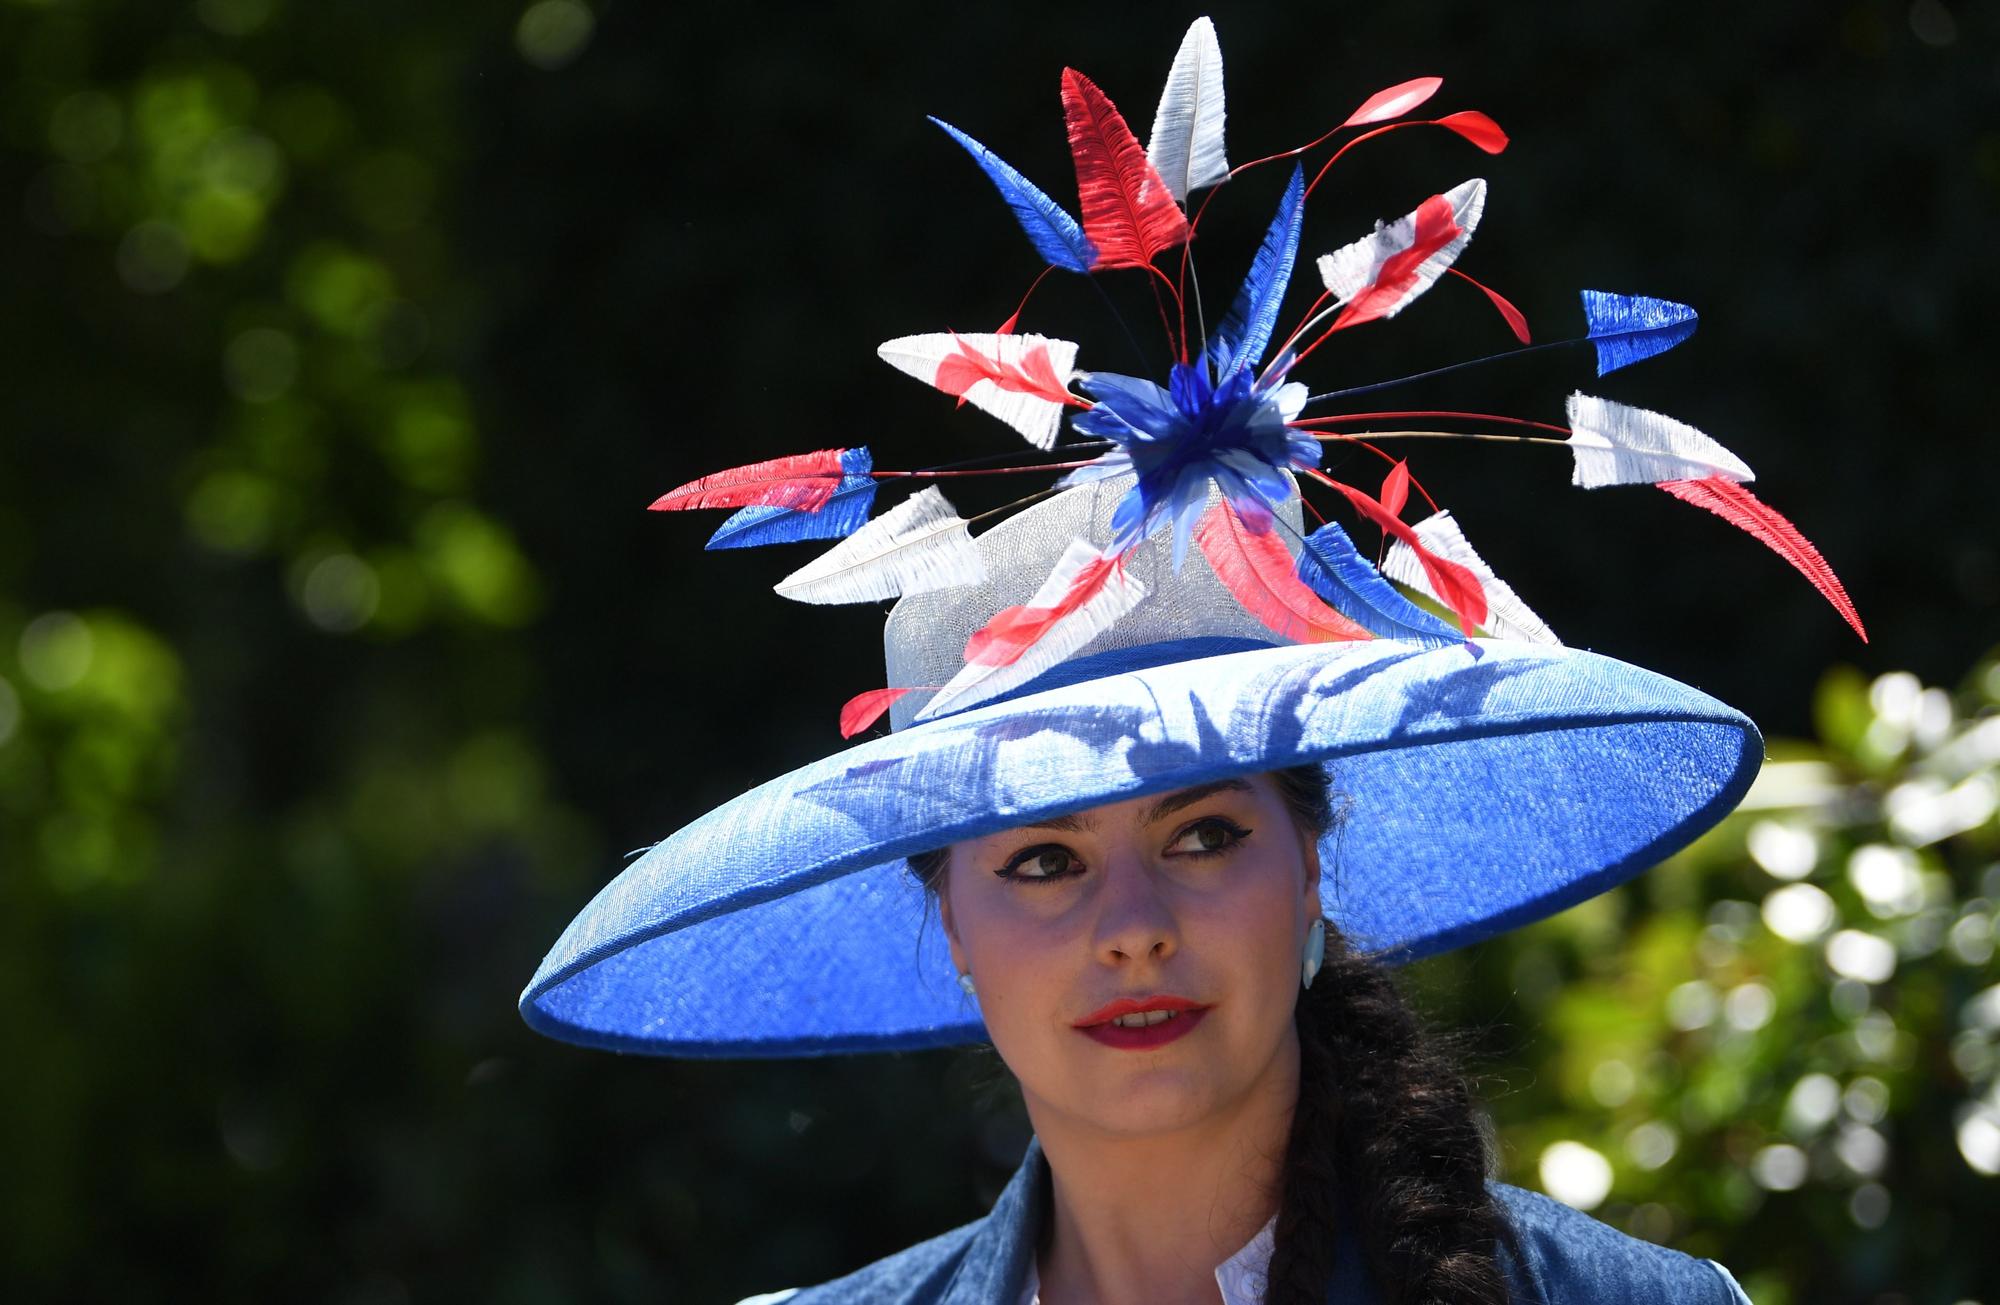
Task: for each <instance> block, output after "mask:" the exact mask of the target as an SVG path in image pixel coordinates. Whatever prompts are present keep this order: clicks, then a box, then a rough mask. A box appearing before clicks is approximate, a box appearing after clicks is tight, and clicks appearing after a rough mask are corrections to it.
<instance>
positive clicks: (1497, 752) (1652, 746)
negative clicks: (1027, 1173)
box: [521, 482, 1763, 1056]
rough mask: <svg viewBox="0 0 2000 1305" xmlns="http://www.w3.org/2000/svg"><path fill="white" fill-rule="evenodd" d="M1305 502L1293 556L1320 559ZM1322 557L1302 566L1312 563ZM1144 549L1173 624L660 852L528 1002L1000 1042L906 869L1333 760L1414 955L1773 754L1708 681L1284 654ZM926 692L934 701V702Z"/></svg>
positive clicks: (1030, 541) (1102, 505) (904, 609)
mask: <svg viewBox="0 0 2000 1305" xmlns="http://www.w3.org/2000/svg"><path fill="white" fill-rule="evenodd" d="M1122 488H1123V487H1122V486H1121V485H1119V484H1117V483H1115V482H1113V483H1109V484H1101V485H1092V486H1087V487H1084V488H1079V489H1074V490H1070V491H1067V492H1066V493H1064V494H1062V495H1060V496H1058V497H1057V498H1055V499H1053V500H1050V501H1048V502H1045V503H1043V504H1041V505H1038V506H1037V507H1034V508H1031V509H1029V510H1027V511H1025V512H1023V513H1021V514H1020V515H1018V516H1016V517H1014V518H1012V519H1010V520H1008V521H1006V522H1004V523H1002V524H1001V525H1000V526H998V527H996V528H994V529H993V530H991V531H990V532H988V533H987V534H985V535H982V536H980V537H979V539H978V540H977V541H976V543H977V546H978V548H979V550H980V553H981V554H982V556H983V558H984V559H985V563H986V570H987V579H986V580H985V581H984V582H983V583H981V584H979V585H976V586H968V587H964V588H958V589H951V590H945V591H941V592H935V593H927V594H922V595H918V596H914V597H911V598H906V599H904V600H903V601H902V602H901V603H899V604H898V605H897V607H896V609H895V610H894V612H893V613H892V614H891V617H890V620H889V623H888V632H887V642H888V651H889V663H890V667H891V683H915V684H935V683H940V682H941V679H942V677H941V676H940V674H939V672H942V671H948V670H950V669H951V668H952V667H953V666H954V665H956V664H959V663H960V662H961V661H962V653H961V651H960V650H962V649H963V647H964V644H965V641H966V638H967V635H968V633H969V632H970V631H971V630H972V629H975V628H977V627H978V626H979V625H980V624H981V623H982V622H984V621H985V620H986V619H987V618H988V617H989V616H990V615H991V614H992V613H993V612H994V611H996V610H999V609H1001V608H1003V607H1005V606H1006V605H1008V604H1019V603H1023V602H1025V601H1026V600H1027V599H1028V598H1030V597H1031V596H1032V595H1033V592H1034V590H1035V588H1036V586H1037V584H1038V582H1039V581H1040V579H1041V577H1042V576H1043V575H1045V574H1046V573H1047V572H1048V570H1049V568H1050V566H1051V565H1052V564H1053V563H1054V562H1055V561H1056V560H1057V558H1058V556H1059V555H1060V553H1061V552H1062V550H1063V549H1064V547H1065V546H1066V545H1068V544H1069V543H1070V542H1071V541H1073V540H1074V539H1076V538H1078V537H1083V538H1086V539H1092V538H1103V537H1105V536H1106V535H1107V534H1108V533H1109V531H1110V516H1111V514H1112V511H1113V509H1114V507H1115V503H1116V500H1117V498H1118V497H1119V494H1120V492H1121V490H1122ZM1296 511H1297V505H1296V500H1294V502H1293V504H1292V505H1291V508H1290V511H1289V512H1281V513H1280V517H1279V520H1278V522H1277V525H1276V529H1275V533H1276V534H1277V535H1278V536H1279V537H1281V538H1286V539H1295V538H1296V536H1295V534H1294V533H1293V531H1294V529H1295V526H1296ZM1294 547H1296V544H1295V545H1294ZM1170 548H1171V541H1170V540H1167V539H1165V538H1161V539H1158V540H1151V541H1147V542H1146V543H1145V544H1142V545H1141V546H1140V547H1139V548H1138V549H1137V550H1136V551H1135V553H1134V554H1133V555H1132V557H1131V559H1130V562H1129V567H1130V570H1131V572H1132V576H1133V578H1134V579H1135V580H1136V581H1138V582H1139V583H1141V584H1144V585H1146V586H1147V587H1148V589H1149V591H1150V592H1149V593H1148V594H1147V597H1146V601H1145V602H1144V603H1143V604H1141V605H1139V606H1138V607H1137V608H1136V609H1135V610H1134V611H1133V612H1132V613H1131V615H1130V617H1128V618H1127V619H1126V620H1124V621H1121V622H1119V623H1118V624H1116V625H1114V626H1112V627H1111V628H1110V629H1109V630H1107V631H1105V632H1103V633H1102V634H1101V635H1099V636H1098V637H1097V638H1096V639H1095V640H1093V641H1092V642H1091V643H1090V644H1089V645H1087V646H1085V647H1084V648H1082V649H1079V650H1078V652H1077V654H1076V655H1075V656H1073V657H1071V658H1069V659H1066V660H1064V661H1063V662H1062V663H1060V664H1059V665H1058V666H1056V667H1055V668H1053V669H1051V670H1049V671H1046V672H1044V673H1043V674H1042V675H1041V676H1040V677H1039V678H1038V679H1037V680H1035V681H1034V682H1031V683H1029V684H1026V685H1023V686H1020V687H1019V688H1017V689H1014V690H1013V691H1011V692H1010V693H1007V694H1004V695H1002V696H1001V697H1000V698H998V699H997V700H988V701H986V702H984V703H982V704H981V705H978V706H974V707H970V708H966V709H963V710H959V711H957V712H955V713H952V714H948V715H943V716H940V717H936V718H932V719H926V720H920V721H919V720H914V719H913V718H914V717H916V716H918V715H920V714H921V712H920V711H919V710H918V709H917V708H915V707H914V706H912V705H911V703H910V701H909V700H908V699H906V700H905V701H904V702H901V703H898V704H897V706H898V715H899V717H901V718H902V719H903V721H904V722H906V723H904V724H903V726H902V728H900V729H898V730H897V731H896V732H895V733H893V734H891V735H888V736H887V737H882V738H877V739H872V740H869V741H867V742H864V743H860V744H857V745H855V746H852V747H850V748H848V749H846V750H845V751H842V752H840V753H838V754H836V755H834V756H832V757H829V758H827V759H825V760H823V761H819V762H816V763H814V764H812V765H809V766H806V767H804V768H802V769H799V770H795V771H793V772H791V773H790V774H788V775H783V776H781V777H779V778H777V779H774V780H772V781H770V782H769V783H767V784H763V785H761V786H759V787H757V788H755V789H752V790H751V791H750V792H748V793H745V794H744V795H743V796H741V797H739V798H737V799H736V800H734V801H732V802H729V803H727V804H726V805H724V806H722V807H719V808H717V809H716V810H714V811H711V812H710V813H708V814H707V815H705V816H703V817H701V818H700V819H699V820H696V821H695V822H694V823H692V824H690V825H688V826H687V827H686V828H684V829H682V830H681V831H680V832H678V833H676V834H674V835H672V836H671V837H669V838H667V839H665V840H664V841H662V842H660V843H659V844H658V845H656V846H654V847H653V848H652V849H651V850H650V851H648V852H646V853H645V854H644V855H642V856H641V857H640V858H639V859H638V860H637V861H635V862H633V863H632V864H631V865H630V866H628V867H627V868H626V869H625V870H624V872H623V873H622V874H620V875H619V876H618V877H617V878H616V879H615V880H613V881H612V882H611V883H610V884H609V885H607V886H606V887H605V888H604V890H603V891H602V892H600V893H599V894H598V895H597V898H596V900H594V901H593V902H591V904H590V905H589V906H588V907H586V908H585V909H584V911H583V912H582V914H580V915H579V916H577V918H576V920H575V922H574V923H572V924H571V925H570V927H569V929H568V930H567V932H565V933H564V934H563V936H562V939H561V940H560V941H559V942H558V943H557V944H556V946H555V948H554V950H552V951H551V952H550V953H549V955H548V958H547V959H546V960H545V961H543V963H542V966H541V969H540V971H539V972H538V973H537V974H536V975H535V978H534V981H533V982H532V983H530V984H529V985H528V988H527V991H526V992H525V993H524V994H523V995H522V998H521V1011H522V1014H523V1015H524V1016H525V1017H526V1019H527V1021H528V1022H529V1023H530V1024H531V1025H533V1026H534V1027H535V1028H536V1029H538V1030H540V1031H542V1032H544V1033H547V1034H549V1035H551V1036H553V1037H557V1038H562V1039H564V1040H567V1041H571V1042H577V1043H582V1044H584V1045H587V1046H595V1047H606V1048H611V1049H614V1050H620V1051H636V1052H650V1053H656V1054H663V1055H681V1056H796V1055H813V1054H821V1053H827V1052H841V1051H866V1050H883V1049H892V1048H912V1047H928V1046H940V1045H948V1044H953V1043H964V1042H973V1041H977V1040H980V1039H982V1038H983V1037H984V1032H983V1029H982V1026H981V1023H980V1018H979V1011H978V1009H977V1005H976V1003H975V1001H974V1000H973V999H971V998H968V997H967V996H965V995H964V994H963V993H961V992H960V990H959V987H958V984H957V983H956V982H955V981H954V973H953V969H952V966H951V962H950V957H949V954H948V952H947V950H946V946H945V941H944V936H943V930H942V928H941V926H940V924H939V921H938V918H937V915H936V911H935V908H934V906H933V905H932V903H930V902H929V901H927V900H926V897H925V894H924V892H923V891H922V889H921V888H920V887H919V886H918V884H917V882H916V880H915V879H914V878H913V877H912V876H911V874H910V873H909V870H908V868H907V866H906V864H905V861H904V858H905V857H907V856H909V855H910V854H912V853H916V852H922V851H925V850H927V849H932V848H937V847H941V846H944V845H946V844H949V843H952V842H954V841H957V840H960V839H966V838H973V837H976V836H979V835H982V834H987V833H991V832H994V831H996V830H1002V829H1007V828H1011V827H1014V826H1017V825H1021V824H1024V823H1026V822H1029V821H1032V820H1037V819H1040V818H1043V817H1047V816H1050V815H1055V814H1059V813H1062V812H1068V811H1076V810H1081V809H1084V808H1088V807H1093V806H1098V805H1100V804H1103V803H1107V802H1114V801H1118V800H1121V799H1125V798H1131V797H1136V796H1140V795H1143V794H1147V793H1155V792H1161V791H1167V790H1173V789H1178V788H1184V787H1187V786H1189V785H1192V784H1197V783H1201V782H1204V781H1207V780H1212V779H1217V778H1220V777H1224V776H1229V775H1240V774H1251V773H1256V772H1261V771H1269V770H1274V769H1279V768H1282V767H1286V766H1294V765H1299V764H1302V763H1308V762H1319V763H1322V764H1324V765H1325V766H1326V768H1327V770H1328V772H1329V775H1330V777H1331V780H1332V784H1333V787H1334V789H1335V791H1336V792H1337V793H1338V794H1339V796H1340V806H1341V808H1342V809H1343V810H1344V812H1345V818H1344V819H1343V820H1342V821H1341V822H1340V823H1339V825H1338V827H1337V828H1336V829H1334V830H1333V831H1331V832H1329V833H1328V835H1327V836H1326V840H1325V842H1324V844H1323V845H1322V847H1321V858H1322V863H1323V865H1324V866H1325V867H1326V870H1327V873H1326V874H1325V875H1324V877H1323V878H1322V881H1321V884H1322V889H1321V895H1322V899H1323V901H1324V903H1325V908H1326V915H1327V917H1328V919H1329V920H1331V921H1332V922H1333V923H1334V924H1335V925H1336V926H1337V927H1338V928H1340V929H1341V930H1342V931H1343V932H1344V933H1345V934H1346V935H1347V936H1348V937H1349V938H1350V939H1352V940H1353V941H1354V943H1355V944H1356V945H1357V946H1360V947H1363V948H1366V949H1370V950H1374V951H1379V952H1380V953H1382V954H1384V955H1385V956H1386V957H1388V958H1391V959H1398V960H1400V959H1407V958H1413V957H1417V956H1421V955H1425V954H1427V953H1431V952H1436V951H1440V950H1443V949H1446V948H1450V947H1456V946H1459V945H1461V944H1464V943H1468V942H1472V941H1476V940H1478V939H1480V938H1485V937H1489V936H1491V935H1493V934H1495V933H1499V932H1501V931H1504V930H1506V929H1509V928H1512V927H1514V926H1516V925H1519V924H1523V923H1525V922H1527V921H1529V920H1533V919H1537V918H1539V917H1541V916H1544V915H1547V914H1549V913H1551V912H1554V911H1557V910H1560V909H1561V908H1563V907H1565V906H1568V905H1570V904H1571V903H1574V902H1577V901H1580V900H1582V899H1583V898H1585V897H1588V896H1590V895H1592V894H1594V893H1599V892H1602V891H1604V890H1605V889H1607V888H1609V887H1611V886H1612V885H1614V884H1616V883H1618V882H1620V881H1621V880H1623V879H1625V878H1627V877H1629V876H1631V875H1633V874H1635V873H1637V872H1639V871H1641V870H1643V869H1645V868H1646V867H1648V866H1650V865H1652V864H1654V863H1655V862H1657V861H1658V860H1659V859H1660V858H1662V857H1663V856H1665V855H1667V854H1668V853H1670V852H1672V851H1673V850H1675V849H1676V848H1678V847H1680V846H1682V845H1683V844H1685V843H1686V842H1688V841H1689V840H1690V839H1692V838H1693V837H1694V836H1695V835H1696V834H1698V833H1700V832H1701V831H1702V830H1703V829H1705V828H1707V827H1708V826H1709V825H1710V824H1712V823H1714V822H1715V821H1716V820H1718V819H1720V818H1721V816H1722V815H1723V814H1725V813H1726V812H1727V811H1729V809H1730V808H1731V807H1732V806H1733V805H1734V804H1735V803H1736V801H1737V800H1738V799H1739V798H1740V797H1741V796H1742V794H1743V792H1744V790H1745V788H1747V786H1748V785H1749V783H1750V780H1751V778H1752V777H1753V776H1754V775H1755V773H1756V771H1757V767H1758V763H1759V761H1760V759H1761V757H1762V755H1763V749H1762V743H1761V740H1760V739H1759V737H1758V734H1757V731H1756V728H1755V727H1754V726H1753V725H1752V724H1751V723H1750V721H1749V720H1747V719H1746V718H1744V717H1743V716H1742V715H1741V714H1739V713H1738V712H1736V711H1734V710H1732V709H1730V708H1729V707H1726V706H1724V705H1723V704H1722V703H1720V702H1717V701H1715V700H1714V699H1713V698H1710V697H1708V696H1706V695H1705V694H1702V693H1699V692H1697V691H1696V690H1694V689H1691V688H1689V687H1687V686H1686V685H1683V684H1679V683H1676V682H1675V681H1673V680H1670V679H1667V678H1665V677H1663V676H1660V675H1656V674H1653V673H1652V672H1649V671H1645V670H1641V669H1639V668H1637V667H1634V666H1629V665H1626V664H1625V663H1623V662H1619V661H1615V660H1613V659H1611V658H1608V657H1601V656H1598V655H1595V654H1593V653H1588V652H1582V651H1579V650H1575V649H1570V648H1564V647H1560V646H1555V645H1550V644H1540V643H1520V642H1506V641H1488V640H1480V641H1478V642H1477V643H1475V644H1470V645H1468V644H1465V643H1454V642H1444V641H1436V642H1434V643H1432V644H1431V645H1430V646H1424V645H1421V644H1416V643H1411V642H1403V641H1395V640H1388V639H1376V640H1370V641H1342V642H1328V643H1310V644H1281V643H1278V642H1276V641H1275V640H1274V637H1273V635H1272V633H1271V632H1270V631H1269V630H1268V629H1266V628H1264V627H1263V626H1262V625H1260V624H1259V623H1258V622H1256V621H1255V620H1254V619H1252V618H1250V617H1249V616H1248V615H1247V614H1246V613H1245V612H1244V610H1243V608H1242V607H1241V606H1240V605H1239V604H1237V603H1235V602H1234V601H1232V600H1231V599H1230V596H1229V594H1228V592H1227V591H1226V590H1225V589H1224V588H1223V585H1222V583H1221V582H1220V581H1219V580H1218V578H1217V577H1216V575H1215V573H1214V571H1213V569H1212V568H1211V567H1210V566H1209V564H1208V562H1207V559H1206V557H1204V556H1202V555H1200V554H1196V555H1193V556H1190V557H1189V558H1188V559H1187V560H1186V562H1185V564H1184V566H1183V569H1182V571H1181V572H1180V573H1179V574H1178V575H1176V574H1175V573H1174V572H1173V569H1172V558H1171V556H1170ZM913 696H914V695H913Z"/></svg>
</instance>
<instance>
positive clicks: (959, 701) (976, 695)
mask: <svg viewBox="0 0 2000 1305" xmlns="http://www.w3.org/2000/svg"><path fill="white" fill-rule="evenodd" d="M1103 557H1104V552H1103V550H1101V549H1099V548H1097V547H1096V546H1095V545H1092V544H1089V543H1087V542H1085V541H1084V540H1081V539H1073V540H1071V541H1070V545H1069V548H1068V550H1067V551H1066V552H1064V553H1063V555H1062V560H1060V561H1058V562H1057V563H1056V569H1055V570H1053V571H1051V572H1050V573H1049V578H1048V579H1047V580H1044V581H1043V582H1042V587H1041V588H1040V589H1037V590H1036V591H1035V596H1034V597H1033V598H1030V599H1029V600H1028V601H1027V602H1026V603H1024V604H1022V606H1024V607H1054V606H1055V605H1056V604H1057V603H1060V602H1061V601H1062V600H1063V598H1064V597H1065V596H1066V595H1067V594H1068V593H1069V590H1070V586H1071V585H1073V584H1075V583H1076V578H1077V576H1078V575H1079V574H1081V573H1082V571H1083V568H1084V567H1086V566H1088V565H1089V564H1091V563H1092V562H1096V561H1098V560H1100V559H1101V558H1103ZM1145 596H1146V586H1145V585H1143V584H1141V583H1140V582H1139V580H1138V578H1137V577H1135V576H1134V575H1133V574H1132V573H1131V572H1130V571H1128V570H1126V569H1125V568H1123V567H1120V568H1118V569H1117V570H1116V571H1114V572H1112V574H1111V577H1110V578H1109V579H1108V580H1106V581H1105V582H1104V587H1103V588H1102V589H1099V590H1098V591H1097V593H1096V594H1094V595H1092V597H1091V599H1090V601H1089V602H1086V603H1085V604H1084V605H1083V606H1081V607H1079V608H1077V609H1076V610H1075V611H1074V612H1071V613H1070V614H1069V615H1068V616H1065V617H1063V618H1062V620H1060V621H1057V622H1056V623H1055V624H1054V625H1052V626H1050V627H1049V629H1048V632H1047V633H1046V634H1044V635H1043V636H1042V637H1041V638H1040V639H1037V640H1036V641H1035V643H1034V645H1033V646H1032V647H1030V648H1029V649H1028V650H1027V651H1026V652H1024V653H1022V654H1021V657H1020V660H1018V661H1016V662H1013V663H1012V664H1010V665H1007V666H984V665H980V664H978V663H974V662H967V663H966V664H965V668H964V669H963V670H961V671H959V673H958V674H957V675H954V676H953V677H952V679H951V682H950V683H949V684H947V685H945V686H944V687H943V688H942V689H939V690H938V691H937V696H936V697H934V698H932V699H931V700H930V701H929V702H927V703H925V704H924V709H923V710H922V711H920V712H918V713H917V714H916V719H917V720H929V719H930V718H931V717H933V716H936V715H940V714H942V713H944V712H947V711H957V710H959V709H960V708H963V707H970V706H972V705H973V704H975V703H980V702H985V701H986V700H987V699H988V698H992V697H995V696H997V695H999V694H1002V693H1006V692H1008V691H1009V690H1011V689H1017V688H1019V687H1020V686H1022V685H1023V684H1026V683H1027V682H1028V681H1029V680H1032V679H1034V678H1035V677H1036V676H1037V675H1040V674H1041V673H1042V672H1044V671H1046V670H1048V669H1049V668H1050V667H1051V666H1054V665H1055V664H1056V663H1058V662H1060V661H1064V660H1066V659H1067V658H1068V657H1069V656H1070V654H1072V653H1074V652H1076V651H1077V650H1079V649H1081V648H1082V647H1083V646H1084V645H1085V644H1088V643H1089V642H1090V641H1091V640H1092V639H1095V638H1096V637H1097V636H1098V635H1100V634H1102V633H1104V632H1105V631H1106V630H1108V629H1110V628H1111V627H1112V625H1113V624H1115V623H1116V622H1117V620H1118V618H1119V617H1121V616H1123V615H1125V613H1127V612H1129V611H1131V610H1132V609H1133V608H1134V607H1137V606H1138V605H1139V603H1140V600H1142V599H1144V598H1145Z"/></svg>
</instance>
